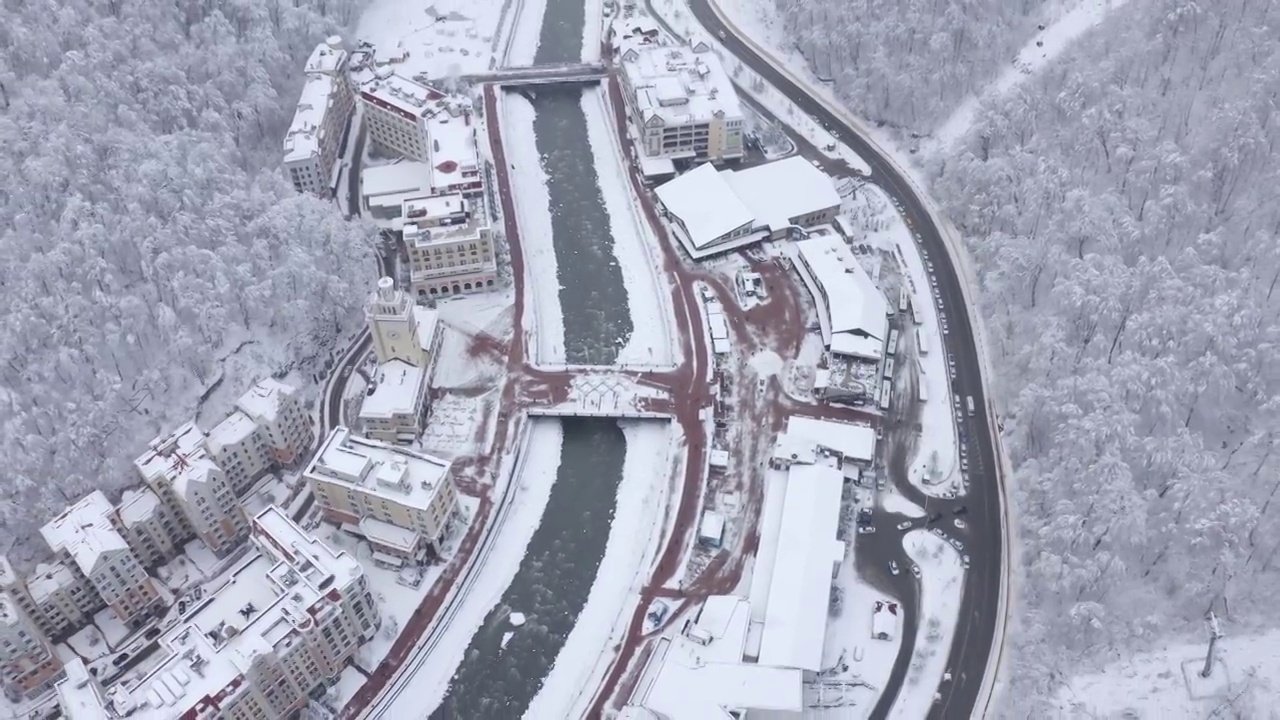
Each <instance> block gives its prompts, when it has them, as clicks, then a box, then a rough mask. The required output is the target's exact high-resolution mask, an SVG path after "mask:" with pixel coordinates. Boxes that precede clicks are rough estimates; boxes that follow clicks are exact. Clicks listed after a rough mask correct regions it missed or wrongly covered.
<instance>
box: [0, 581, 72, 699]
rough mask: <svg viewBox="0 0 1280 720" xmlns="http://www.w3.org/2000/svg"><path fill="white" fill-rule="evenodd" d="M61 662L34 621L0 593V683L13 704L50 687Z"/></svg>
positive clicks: (13, 600)
mask: <svg viewBox="0 0 1280 720" xmlns="http://www.w3.org/2000/svg"><path fill="white" fill-rule="evenodd" d="M61 673H62V662H61V661H59V660H58V657H57V655H56V654H55V653H54V651H53V645H52V644H50V643H49V639H48V638H47V637H45V635H44V633H43V632H41V630H40V628H39V627H38V626H37V624H36V622H35V621H34V620H33V619H32V618H31V616H30V615H28V614H27V613H26V612H25V611H24V610H23V609H22V608H21V607H20V606H19V604H18V602H17V601H16V600H15V599H14V598H13V596H11V595H10V594H9V593H7V592H4V593H0V684H3V686H4V693H5V696H6V697H8V699H9V700H10V701H13V702H17V701H20V700H23V699H29V698H33V697H36V696H38V695H40V694H41V693H43V692H45V691H46V690H48V689H50V688H52V687H53V684H54V682H56V681H57V680H58V679H59V677H60V675H61Z"/></svg>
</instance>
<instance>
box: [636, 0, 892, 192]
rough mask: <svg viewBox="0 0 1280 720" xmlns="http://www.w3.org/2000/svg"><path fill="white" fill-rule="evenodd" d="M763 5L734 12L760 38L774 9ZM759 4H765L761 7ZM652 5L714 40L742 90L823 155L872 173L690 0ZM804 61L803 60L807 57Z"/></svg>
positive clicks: (685, 29)
mask: <svg viewBox="0 0 1280 720" xmlns="http://www.w3.org/2000/svg"><path fill="white" fill-rule="evenodd" d="M730 4H732V3H730ZM727 5H728V4H726V3H721V6H722V7H724V8H725V9H726V10H729V7H728V6H727ZM763 5H764V4H763V3H750V4H749V7H747V8H735V9H734V12H737V13H738V14H740V15H742V16H743V18H741V19H742V22H741V23H739V22H738V20H739V19H740V18H738V17H736V16H734V17H735V20H734V22H735V23H738V24H739V27H743V28H744V29H746V28H753V29H750V30H747V31H748V32H750V33H752V36H753V37H757V39H759V37H758V36H757V34H756V33H757V32H758V31H759V30H758V28H759V27H761V26H763V24H764V22H765V21H764V20H762V19H760V17H763V16H767V15H770V14H771V13H772V12H773V11H772V10H771V9H769V8H764V7H763ZM757 6H761V7H760V8H759V9H758V10H757V9H756V8H757ZM650 7H652V8H653V11H654V12H655V13H657V14H658V15H659V16H660V17H661V18H662V19H663V20H664V21H666V23H667V24H668V25H670V26H671V28H672V29H673V30H675V31H676V32H678V33H680V34H681V35H683V36H684V37H700V38H702V39H704V40H706V41H707V42H709V43H711V44H712V45H713V46H714V47H715V51H716V54H717V55H719V56H720V59H721V62H723V63H724V66H725V71H727V72H728V73H729V75H730V76H731V77H732V78H733V80H734V82H735V83H736V84H737V85H738V91H739V92H742V93H744V94H745V95H746V96H747V97H749V98H751V99H752V100H754V101H756V102H757V103H759V104H760V105H761V106H763V107H764V108H765V110H767V111H768V112H769V114H771V115H773V116H774V117H775V118H777V119H778V120H780V121H781V122H783V123H784V124H786V126H787V127H789V128H791V130H792V131H793V132H795V133H797V134H799V135H800V136H801V137H803V138H804V139H805V140H808V141H809V143H810V144H812V145H813V146H814V147H816V148H818V150H819V151H821V152H822V154H823V155H826V156H827V157H829V158H833V159H840V160H844V161H845V162H847V163H849V166H850V167H852V168H853V169H854V170H855V171H857V172H860V173H862V174H864V175H870V174H871V168H870V167H869V166H868V165H867V163H866V161H864V160H863V159H862V158H861V157H859V156H858V154H857V153H855V152H854V151H853V150H852V149H850V148H849V146H848V145H845V144H844V143H842V142H838V141H837V140H836V139H835V137H834V136H832V135H831V133H829V132H827V131H826V130H825V129H823V127H822V125H820V124H819V123H818V122H817V121H815V120H814V119H813V118H812V117H810V116H809V115H806V114H805V113H804V112H803V111H802V110H800V108H799V107H797V106H796V104H795V103H794V102H792V101H791V99H790V98H788V97H787V96H786V95H783V94H782V93H781V92H779V91H778V89H777V88H775V87H774V86H773V85H771V84H770V83H768V82H767V81H765V80H764V79H763V78H761V77H760V76H758V75H756V74H755V73H754V72H752V71H751V70H750V68H748V67H747V66H746V65H744V64H742V63H741V62H739V61H738V60H737V59H735V58H734V56H733V54H732V53H730V52H729V51H728V50H726V49H725V47H724V46H723V45H721V44H720V42H719V41H718V40H717V39H716V38H715V37H713V36H712V35H710V34H709V33H707V32H706V31H705V30H703V29H702V26H701V25H700V24H699V23H698V21H697V19H696V18H695V17H694V16H693V13H692V12H691V11H690V10H689V5H688V2H687V0H653V2H652V4H651V5H650ZM747 18H750V19H747ZM801 62H803V58H802V59H801Z"/></svg>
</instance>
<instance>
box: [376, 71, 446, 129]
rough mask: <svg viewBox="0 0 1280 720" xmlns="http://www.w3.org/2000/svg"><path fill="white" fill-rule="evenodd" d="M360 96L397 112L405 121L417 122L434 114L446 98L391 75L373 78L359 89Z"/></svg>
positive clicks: (433, 90)
mask: <svg viewBox="0 0 1280 720" xmlns="http://www.w3.org/2000/svg"><path fill="white" fill-rule="evenodd" d="M360 95H361V96H362V97H363V98H364V99H365V100H366V101H371V102H374V103H375V104H377V105H379V106H380V107H388V108H391V109H394V110H398V111H399V112H400V113H402V114H404V115H405V116H406V118H405V119H408V120H417V119H421V118H425V117H428V116H430V115H431V114H433V113H435V112H436V111H437V110H438V109H439V107H440V101H442V100H444V99H445V98H446V97H447V96H446V95H445V94H444V93H442V92H440V91H439V90H437V89H435V88H433V87H428V86H426V85H423V84H421V83H417V82H414V81H412V80H410V79H409V78H406V77H401V76H400V75H396V74H394V73H393V74H391V75H388V76H386V77H381V78H375V79H374V80H373V81H372V82H369V83H367V84H365V85H364V86H362V87H361V88H360Z"/></svg>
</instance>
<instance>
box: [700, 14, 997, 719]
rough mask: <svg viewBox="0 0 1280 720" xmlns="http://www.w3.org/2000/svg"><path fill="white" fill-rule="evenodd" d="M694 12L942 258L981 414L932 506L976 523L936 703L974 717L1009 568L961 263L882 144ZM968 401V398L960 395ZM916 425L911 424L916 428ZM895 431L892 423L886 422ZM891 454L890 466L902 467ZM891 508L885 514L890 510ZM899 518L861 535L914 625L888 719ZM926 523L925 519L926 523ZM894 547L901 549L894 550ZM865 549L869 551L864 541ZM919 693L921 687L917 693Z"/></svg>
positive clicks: (962, 392) (918, 497)
mask: <svg viewBox="0 0 1280 720" xmlns="http://www.w3.org/2000/svg"><path fill="white" fill-rule="evenodd" d="M691 5H692V8H693V14H694V16H695V17H696V18H697V19H698V22H699V23H701V24H702V26H703V27H704V28H706V29H707V30H709V31H711V32H712V33H715V34H716V35H718V36H719V37H720V38H721V40H720V41H721V43H722V44H723V45H724V46H725V47H726V48H727V49H728V50H729V51H730V52H732V53H733V54H734V55H735V56H736V57H737V58H738V59H739V60H741V61H742V62H743V63H744V64H745V65H747V66H748V67H750V68H751V69H752V70H753V71H754V72H755V73H756V74H758V75H760V76H761V77H763V78H764V79H766V80H767V81H769V82H770V83H771V84H772V85H773V86H774V87H776V88H777V89H778V90H780V91H781V92H782V93H784V94H785V95H786V96H787V97H788V98H790V99H791V100H792V102H794V103H795V104H796V105H797V106H798V107H799V108H800V109H801V110H803V111H804V112H806V113H808V114H809V115H810V116H812V117H814V118H816V119H817V120H818V121H819V122H821V123H822V124H823V125H825V126H826V127H827V129H828V130H829V131H830V132H831V133H832V134H833V135H835V136H836V137H837V138H838V139H839V140H840V141H841V142H843V143H845V144H846V145H848V146H849V147H850V148H851V149H852V150H853V151H854V152H856V153H858V155H860V156H861V157H862V159H863V160H864V161H866V163H867V164H868V165H869V166H870V167H871V177H872V178H873V179H874V180H875V182H876V184H877V185H879V186H880V187H881V188H883V189H884V190H885V192H886V193H888V194H889V196H890V197H891V198H892V199H893V200H894V201H895V202H896V204H897V205H898V207H899V208H900V210H901V212H902V214H903V216H904V217H905V218H906V219H907V222H909V223H910V225H911V227H912V228H914V230H915V236H916V242H917V243H918V244H919V246H920V247H921V248H922V249H923V250H924V251H926V252H927V253H928V257H929V259H930V260H932V261H933V262H934V266H935V268H936V270H935V273H934V274H936V276H937V279H938V299H939V301H940V302H939V304H940V306H941V308H942V309H944V311H945V310H946V309H950V310H951V311H950V312H948V313H947V315H948V318H949V320H950V326H951V332H950V334H949V335H946V336H944V345H945V347H946V349H947V353H948V355H949V356H950V357H952V358H954V360H955V368H956V373H955V379H954V380H952V383H951V388H952V392H953V394H954V396H956V397H960V398H964V397H965V396H972V397H973V401H974V405H975V406H976V410H977V412H976V414H975V415H974V417H966V418H964V421H963V422H962V423H961V424H960V432H961V438H962V439H961V442H965V441H966V440H967V442H968V450H969V459H970V473H969V482H970V487H969V493H968V495H967V496H964V497H962V498H961V499H958V500H954V501H943V500H931V501H930V503H929V509H930V511H934V510H935V508H936V509H937V510H938V511H942V512H944V514H945V515H946V517H944V518H943V520H942V522H940V523H939V524H940V525H942V524H944V523H945V525H946V526H950V524H951V512H950V510H952V509H953V508H954V507H955V506H957V505H960V504H963V505H965V506H966V507H967V508H968V513H967V516H966V522H968V528H967V529H966V530H964V531H957V530H956V529H955V528H954V527H947V533H948V535H949V536H952V537H957V538H959V539H960V540H962V541H963V542H964V544H965V553H967V554H968V555H969V556H970V558H971V561H972V564H971V566H970V568H969V571H968V573H967V574H966V577H965V585H964V596H963V599H962V602H961V606H960V616H959V620H958V623H959V624H958V627H957V628H956V633H955V636H954V639H953V641H952V645H951V653H950V656H949V658H948V661H947V667H948V669H949V670H950V671H951V673H952V676H953V677H952V680H951V681H950V682H944V683H943V684H942V685H941V687H939V688H938V691H939V692H940V693H941V696H942V697H941V700H940V701H939V702H937V703H935V704H934V705H933V709H932V710H931V712H930V715H929V716H930V717H931V718H960V717H969V716H970V715H971V714H972V713H973V711H974V706H975V704H976V703H977V701H978V694H979V692H980V690H981V686H982V681H983V675H984V673H985V671H986V667H987V663H988V662H989V661H991V657H990V656H991V650H992V647H991V645H992V641H993V638H994V637H995V628H996V623H997V622H998V621H999V620H1000V618H999V617H998V613H999V608H1000V572H1001V562H1002V561H1001V557H1002V554H1001V543H1002V542H1003V541H1004V539H1003V537H1002V535H1001V524H1000V513H1001V508H1000V490H999V487H998V486H997V483H998V479H997V477H996V471H997V467H998V466H997V464H996V455H995V448H994V447H993V446H992V442H991V433H990V432H989V431H988V428H987V424H988V423H989V422H991V421H992V419H991V418H988V417H987V413H986V407H987V403H986V398H985V397H984V396H983V390H982V378H981V362H980V360H979V359H978V350H977V346H976V343H975V342H974V334H973V328H972V327H971V326H970V323H969V314H968V313H967V312H965V311H964V307H965V305H964V295H963V294H962V292H961V285H960V283H961V280H960V278H959V275H958V273H957V271H956V269H955V268H954V267H952V266H951V265H950V263H949V262H948V258H949V256H948V254H947V250H946V247H945V245H944V244H943V240H942V235H941V232H940V231H939V229H938V228H937V227H936V226H935V225H934V224H933V221H932V219H931V218H930V216H929V213H928V212H927V210H926V209H925V206H924V203H923V201H922V200H921V198H920V197H918V196H917V195H916V193H915V191H914V189H913V188H912V186H911V184H910V183H909V182H908V181H907V180H906V179H905V178H904V177H902V176H901V175H900V174H899V173H898V171H897V170H896V169H895V168H894V167H893V165H892V164H890V163H889V162H888V160H887V159H886V158H884V157H882V156H881V155H880V153H879V151H878V150H876V149H875V148H874V147H872V146H871V144H870V143H868V142H867V141H866V140H865V139H864V138H863V137H862V136H860V135H859V134H858V133H857V132H855V131H854V129H853V128H852V127H850V126H848V125H846V124H845V123H844V121H843V120H842V119H841V118H839V117H837V116H835V115H834V114H832V113H831V112H829V111H828V110H827V109H826V108H825V107H823V105H822V104H821V103H819V102H818V101H817V100H816V99H814V98H813V97H811V96H810V95H809V94H808V93H807V92H806V91H805V89H803V88H801V87H799V86H797V85H796V84H795V83H793V82H792V81H791V80H790V79H789V78H788V77H786V76H785V75H783V74H782V73H780V72H778V71H777V70H775V69H774V68H773V66H771V65H770V64H769V63H768V62H767V61H765V60H764V58H762V57H760V56H759V55H758V54H756V53H755V51H754V50H752V48H751V47H750V46H748V45H747V44H746V43H745V42H743V41H742V40H741V39H740V38H738V37H737V36H735V35H734V29H733V28H730V27H728V26H726V25H725V24H724V23H722V22H720V19H719V18H718V17H717V16H716V14H715V12H714V11H713V10H712V9H711V7H710V5H709V3H708V0H691ZM961 402H962V403H963V400H962V401H961ZM908 429H909V428H908ZM886 430H887V431H888V428H886ZM893 460H894V459H893V458H890V465H891V466H892V465H895V464H897V463H896V462H894V461H893ZM893 469H894V470H895V472H893V475H895V476H896V477H898V478H903V477H904V475H905V473H904V472H902V471H903V468H901V467H898V468H893ZM899 490H900V491H901V492H902V493H903V495H905V496H906V497H908V498H909V499H911V500H912V501H914V502H917V503H918V504H921V505H923V504H924V498H923V496H922V494H921V493H920V492H919V491H918V490H915V489H914V488H911V487H909V486H908V485H907V484H906V482H905V481H903V482H900V483H899ZM886 515H887V514H886ZM898 521H899V520H898V519H897V516H889V517H882V518H880V520H879V522H878V531H877V532H876V533H875V534H873V535H861V536H859V538H858V542H857V547H858V555H859V560H860V562H861V561H862V560H864V559H865V560H866V561H867V562H865V563H861V565H860V566H861V567H862V568H864V569H865V570H864V572H867V574H868V575H869V576H870V577H868V578H867V579H868V580H869V581H871V582H872V584H874V585H877V586H880V587H892V588H893V591H894V593H895V594H897V595H898V596H899V597H901V598H902V600H903V602H904V604H906V605H907V606H908V611H907V617H906V620H907V621H908V622H907V623H905V624H904V632H903V642H902V650H901V651H900V652H899V655H898V660H897V662H896V663H895V665H894V668H893V673H892V674H891V675H890V679H889V684H888V686H887V687H886V690H885V692H884V693H883V694H882V696H881V699H880V702H879V703H877V705H876V708H875V711H874V712H873V714H872V717H877V718H879V717H887V716H888V714H889V710H890V708H891V707H892V704H893V699H894V698H895V697H896V696H897V694H898V693H899V692H900V691H901V689H902V684H903V680H904V678H905V676H906V672H907V668H908V665H909V664H910V660H911V653H912V646H913V645H914V640H915V634H916V628H915V622H914V615H916V614H917V613H916V612H914V609H915V608H914V606H915V605H916V602H917V600H916V598H917V586H916V582H915V580H914V578H912V577H911V575H910V574H909V573H907V572H905V566H904V572H903V573H902V574H900V575H898V576H891V575H890V574H889V572H888V570H887V568H886V567H885V564H886V563H887V558H899V560H898V564H899V565H902V564H903V561H902V559H901V558H905V553H904V552H903V551H902V547H901V542H900V535H901V533H900V532H898V531H897V530H895V529H894V527H893V524H894V523H896V522H898ZM922 522H923V521H918V522H917V525H920V524H921V523H922ZM894 546H896V551H895V550H894V549H893V547H894ZM864 547H865V551H864V549H863V548H864ZM916 691H917V692H920V691H921V690H916Z"/></svg>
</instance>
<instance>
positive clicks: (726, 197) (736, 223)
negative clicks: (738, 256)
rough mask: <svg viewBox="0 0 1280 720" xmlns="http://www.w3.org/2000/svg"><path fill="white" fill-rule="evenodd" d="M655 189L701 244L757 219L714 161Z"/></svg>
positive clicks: (705, 244)
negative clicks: (717, 168)
mask: <svg viewBox="0 0 1280 720" xmlns="http://www.w3.org/2000/svg"><path fill="white" fill-rule="evenodd" d="M654 192H655V193H656V194H657V196H658V199H659V200H661V201H662V205H663V207H665V208H666V209H667V211H668V212H670V213H671V214H672V215H675V216H676V217H677V218H679V219H680V222H681V223H682V224H683V225H684V228H685V230H686V231H687V232H688V233H689V239H690V241H692V242H693V244H694V246H695V247H698V248H703V247H706V246H708V245H710V244H711V243H713V242H714V241H715V240H717V239H719V238H721V237H723V236H725V235H728V234H729V233H730V232H733V231H734V230H737V229H738V228H741V227H743V226H749V225H751V224H752V223H753V222H754V221H755V215H754V214H752V212H751V210H750V209H748V208H747V206H746V205H744V204H743V203H742V200H741V199H739V198H738V195H737V194H736V193H734V191H733V188H732V187H730V186H729V183H727V182H725V179H724V176H723V175H722V174H721V173H720V172H718V171H717V170H716V168H715V166H714V165H712V164H711V163H705V164H702V165H699V166H698V167H696V168H694V169H692V170H690V171H689V172H687V173H685V174H683V175H680V176H678V177H676V178H674V179H672V180H669V181H667V182H665V183H663V184H661V185H659V186H658V187H657V188H656V189H655V190H654Z"/></svg>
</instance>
